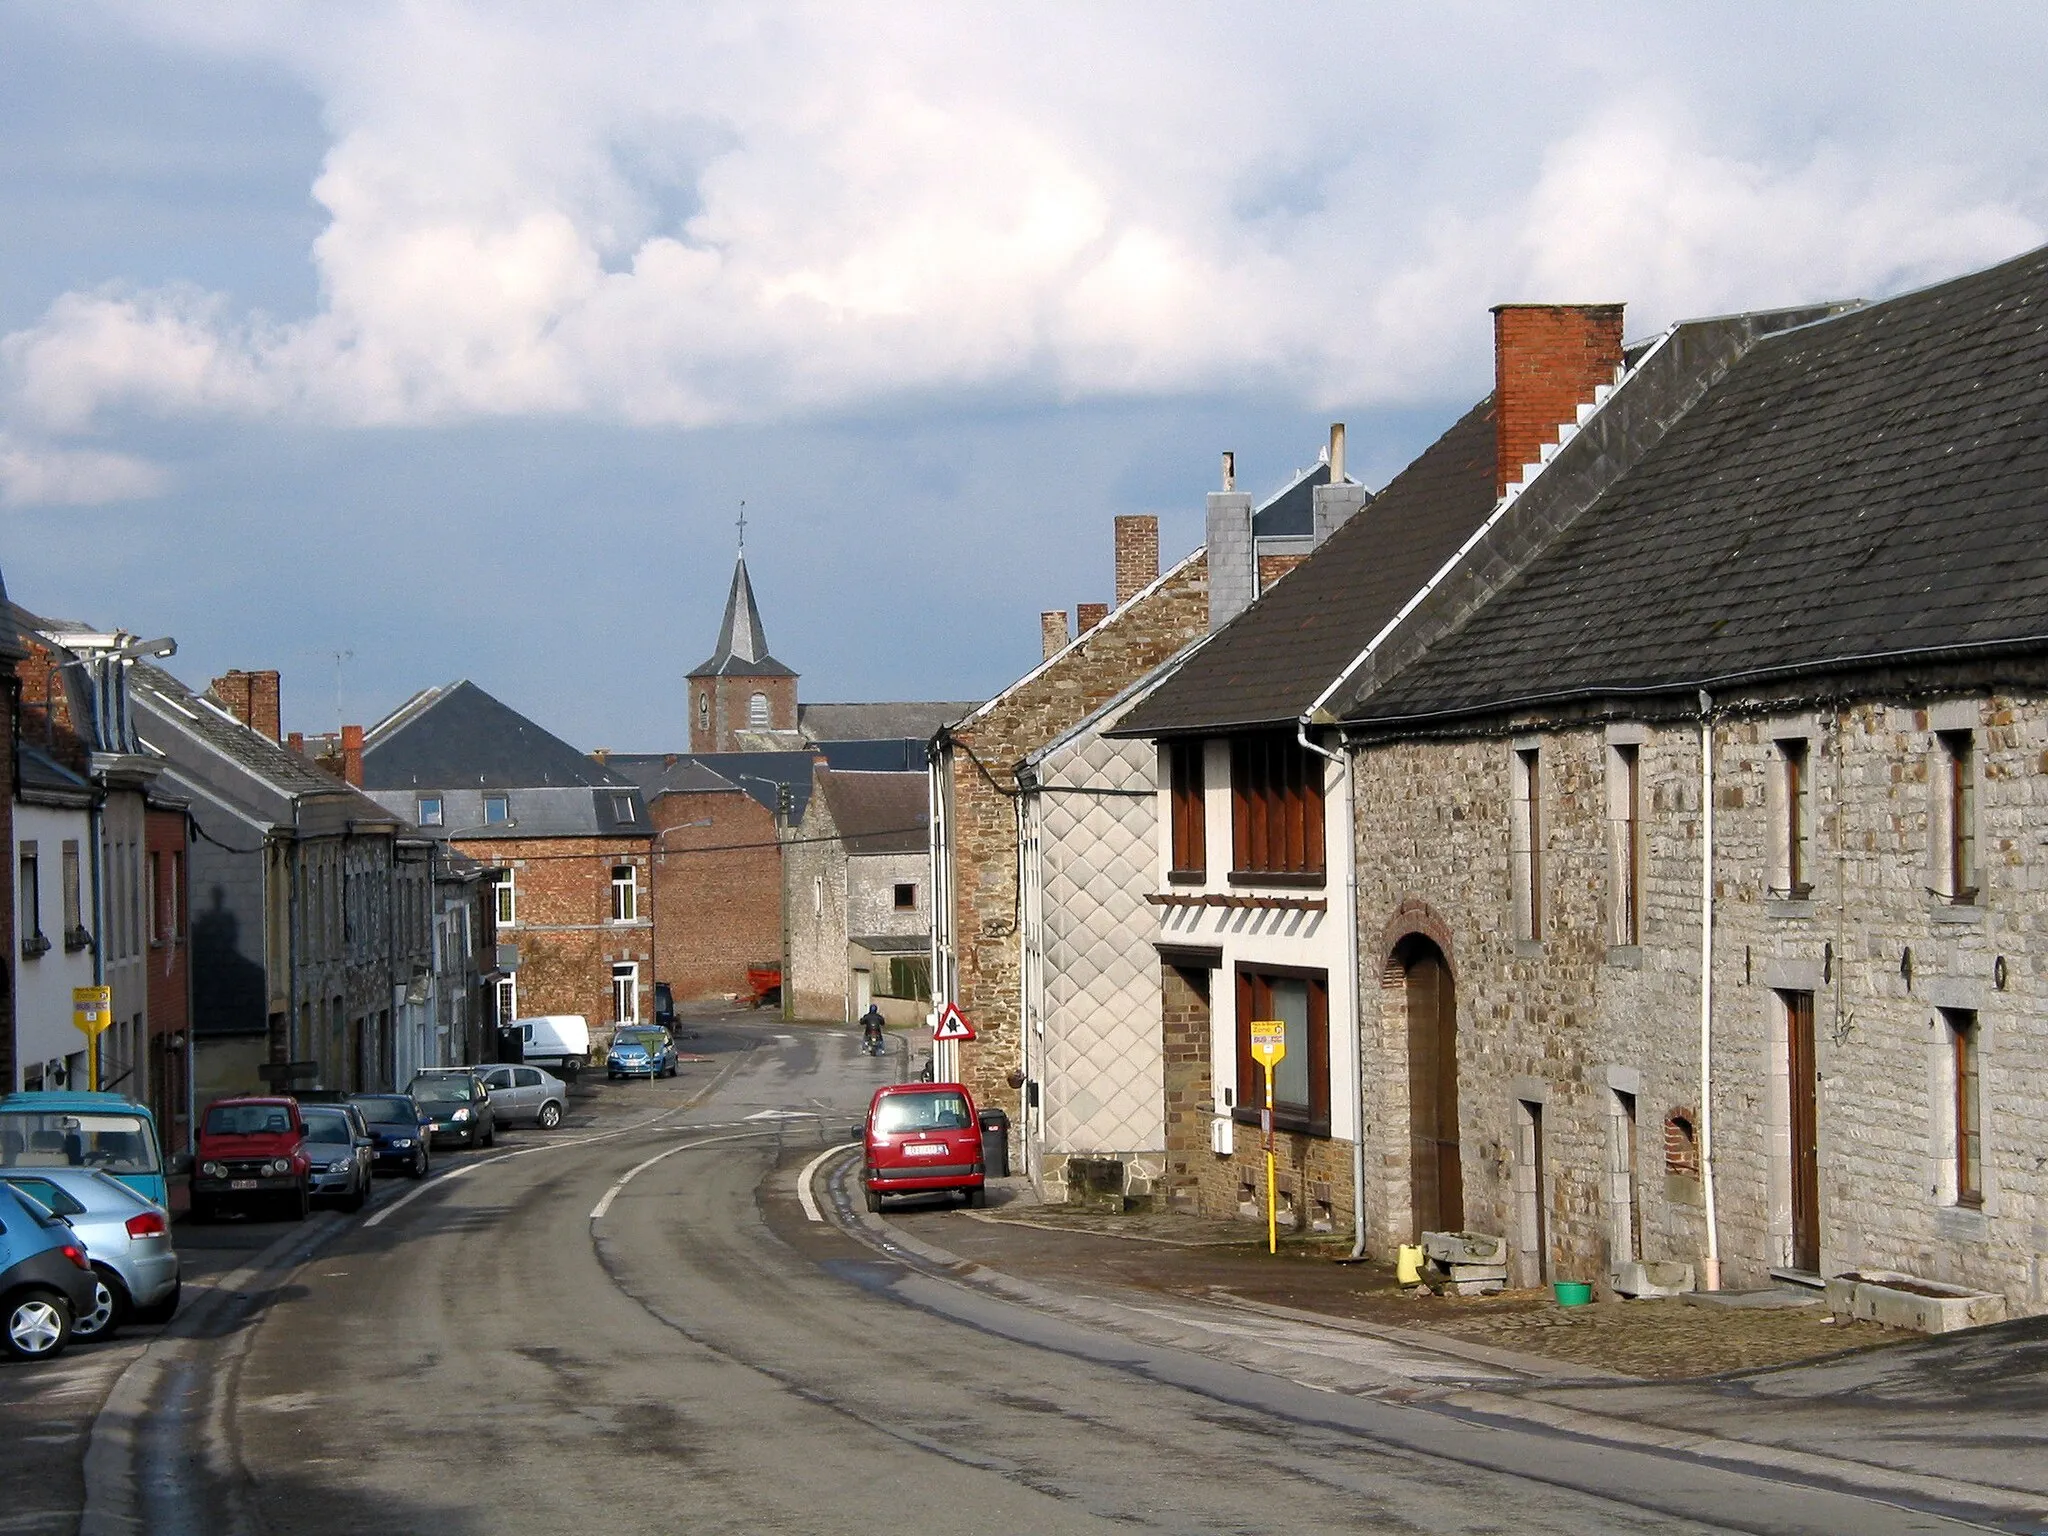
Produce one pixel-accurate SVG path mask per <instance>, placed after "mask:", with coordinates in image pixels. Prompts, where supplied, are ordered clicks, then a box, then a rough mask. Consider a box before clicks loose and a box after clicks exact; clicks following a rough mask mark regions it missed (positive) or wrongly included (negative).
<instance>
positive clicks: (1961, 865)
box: [1934, 731, 1977, 907]
mask: <svg viewBox="0 0 2048 1536" xmlns="http://www.w3.org/2000/svg"><path fill="white" fill-rule="evenodd" d="M1934 740H1935V746H1936V749H1937V751H1938V753H1939V773H1940V780H1939V782H1938V783H1937V785H1936V791H1937V794H1938V796H1939V799H1938V800H1937V802H1936V805H1935V820H1936V831H1937V835H1938V839H1939V840H1938V842H1937V844H1936V851H1935V856H1936V859H1937V866H1936V868H1937V878H1938V880H1939V881H1940V886H1939V892H1938V894H1940V895H1942V896H1944V897H1946V898H1947V899H1948V901H1949V903H1950V904H1951V905H1952V906H1958V907H1967V906H1972V905H1974V904H1975V903H1976V900H1977V772H1976V759H1975V753H1974V752H1973V751H1972V750H1971V749H1972V739H1971V735H1970V733H1969V732H1968V731H1942V732H1941V733H1939V734H1938V735H1937V736H1936V737H1935V738H1934Z"/></svg>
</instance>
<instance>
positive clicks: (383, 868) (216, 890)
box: [128, 660, 411, 1102]
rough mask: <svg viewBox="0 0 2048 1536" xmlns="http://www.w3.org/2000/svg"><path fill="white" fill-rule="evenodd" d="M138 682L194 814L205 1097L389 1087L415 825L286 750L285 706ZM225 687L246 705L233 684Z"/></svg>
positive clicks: (149, 735)
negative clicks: (405, 842)
mask: <svg viewBox="0 0 2048 1536" xmlns="http://www.w3.org/2000/svg"><path fill="white" fill-rule="evenodd" d="M247 675H248V674H241V676H247ZM265 675H267V676H274V674H265ZM128 687H129V698H130V707H131V709H132V712H133V719H134V728H135V734H136V739H137V741H138V744H139V745H140V747H141V749H142V751H143V752H144V753H145V754H146V755H147V757H148V758H149V760H150V761H151V762H152V763H153V764H154V765H155V767H156V769H157V771H158V773H159V778H158V781H157V782H158V786H159V788H160V790H161V791H163V792H164V793H166V794H171V795H175V796H177V797H178V798H179V799H180V800H182V801H183V802H184V803H185V805H186V807H187V814H188V816H189V823H188V825H189V829H190V836H189V838H188V843H187V855H186V860H185V863H186V874H185V880H186V883H187V885H188V888H189V898H190V899H189V903H188V911H189V913H190V916H189V919H188V920H187V921H188V922H189V943H190V952H189V961H188V963H189V965H190V967H191V995H192V1013H191V1030H190V1035H189V1038H190V1041H191V1044H192V1052H193V1055H192V1066H191V1074H192V1093H193V1095H194V1096H195V1098H196V1099H197V1100H199V1101H201V1102H203V1101H205V1100H207V1099H210V1098H214V1097H217V1096H219V1095H221V1094H224V1093H235V1092H246V1091H249V1090H251V1089H254V1088H257V1087H259V1086H260V1085H261V1084H262V1083H264V1082H270V1083H273V1084H276V1085H279V1086H290V1087H301V1088H322V1089H329V1090H344V1091H357V1090H374V1089H383V1088H388V1087H389V1086H390V1085H391V1084H392V1080H393V1073H394V1071H395V1069H396V1047H395V1043H394V1028H395V1023H394V1018H395V1012H396V1008H397V1006H398V996H397V994H398V993H400V992H402V990H403V988H404V986H405V985H406V984H407V982H408V981H409V979H410V966H409V963H408V962H407V961H406V959H405V958H404V957H405V956H406V954H407V953H408V952H409V947H410V945H411V939H410V937H406V938H401V937H400V936H399V935H398V934H397V933H396V932H395V928H396V925H397V923H398V922H399V921H400V920H401V919H402V918H403V917H404V916H405V914H404V913H403V912H402V911H401V910H400V906H399V903H398V899H397V891H398V878H397V870H396V866H397V859H398V851H397V844H398V838H399V834H400V831H401V828H402V826H403V823H402V822H401V821H400V819H399V818H398V817H396V816H393V815H391V814H390V813H388V812H387V811H386V810H385V809H384V808H383V807H382V806H380V805H378V804H377V803H376V802H375V801H373V800H371V799H369V798H368V797H367V796H365V795H364V794H362V792H361V791H360V790H358V789H355V788H353V787H351V786H349V785H347V784H343V783H340V782H338V781H336V780H335V779H334V778H333V777H332V776H330V775H328V774H326V773H323V772H321V771H320V770H319V769H318V768H316V767H314V766H313V765H312V764H311V763H309V762H307V761H306V760H305V759H304V758H303V757H301V756H300V755H299V754H297V753H295V752H293V751H291V750H290V749H288V748H287V747H285V746H284V745H282V744H281V743H280V742H279V741H278V740H277V739H276V735H275V732H276V729H277V719H276V716H275V713H274V710H259V711H258V712H256V713H255V715H254V717H253V719H251V720H244V719H242V718H239V717H238V716H237V715H236V714H234V713H233V712H232V711H231V710H230V709H229V707H228V706H227V705H226V704H225V703H223V702H222V700H221V698H220V697H218V696H217V695H216V694H214V693H212V692H208V693H197V692H194V691H193V690H192V689H190V688H188V687H187V686H186V685H185V684H184V683H182V682H180V681H179V680H178V679H177V678H175V677H173V676H172V675H171V674H170V673H169V672H166V671H165V670H164V669H162V668H161V667H158V666H155V665H153V664H151V663H149V662H146V661H140V660H138V661H135V662H134V663H132V667H131V671H130V674H129V683H128ZM221 692H222V693H225V694H226V695H227V696H228V698H230V699H233V700H235V701H236V702H237V703H240V704H241V705H242V706H243V707H244V708H247V707H248V700H247V698H246V697H245V696H244V694H243V692H242V690H241V689H240V688H239V686H238V685H237V683H236V681H235V675H233V674H231V675H230V677H229V678H228V679H226V680H224V686H223V687H222V689H221ZM270 697H271V698H272V699H274V698H275V690H274V688H273V690H272V692H271V695H270ZM159 851H160V852H171V853H175V851H176V850H175V848H169V849H164V848H160V849H159Z"/></svg>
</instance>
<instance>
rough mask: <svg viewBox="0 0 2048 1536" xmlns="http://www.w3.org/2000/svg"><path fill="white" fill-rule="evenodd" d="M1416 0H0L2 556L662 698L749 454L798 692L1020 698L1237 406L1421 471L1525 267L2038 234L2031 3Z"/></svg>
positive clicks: (18, 565) (561, 685) (259, 650)
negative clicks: (1072, 610)
mask: <svg viewBox="0 0 2048 1536" xmlns="http://www.w3.org/2000/svg"><path fill="white" fill-rule="evenodd" d="M1417 9H1418V8H1414V7H1391V6H1389V7H1377V6H1365V5H1357V6H1326V7H1319V8H1301V9H1300V10H1298V11H1289V12H1285V13H1279V12H1275V11H1274V10H1273V8H1271V7H1252V6H1244V7H1234V6H1227V5H1208V6H1186V5H1156V6H1155V5H1130V6H1120V7H1101V6H1074V7H1064V6H1060V5H1043V4H1041V5H1034V6H1029V7H1024V6H1015V7H1009V6H984V7H974V8H966V7H957V6H938V5H932V6H921V5H914V4H905V5H893V6H888V7H875V8H869V7H862V6H858V5H845V4H841V5H830V6H827V5H816V6H773V5H766V4H746V5H732V6H724V5H701V6H687V7H686V6H676V5H645V6H641V5H625V4H620V5H613V6H600V7H583V8H575V9H574V10H573V11H572V10H571V9H569V8H561V7H549V6H540V5H519V4H502V5H497V6H493V7H490V8H489V9H484V8H481V7H477V6H470V5H463V4H458V3H454V0H440V3H434V0H410V3H404V4H398V3H393V4H378V3H371V0H364V3H359V4H352V5H347V6H340V5H300V4H292V3H288V0H266V3H264V4H261V5H256V4H232V5H231V4H210V3H206V0H191V3H187V4H182V5H178V6H148V5H123V4H104V5H103V4H92V3H79V4H74V5H68V6H65V7H61V8H57V7H49V6H42V5H31V4H12V3H4V0H0V228H4V229H5V230H6V231H7V239H6V242H5V246H4V259H0V526H4V527H5V530H6V539H5V546H4V551H0V567H4V570H5V574H6V579H7V584H8V588H9V591H10V593H11V595H13V596H14V597H15V598H16V599H17V600H18V601H21V602H23V603H25V604H27V605H28V606H30V607H31V608H34V609H37V610H39V611H42V612H46V613H51V614H56V615H63V616H67V617H78V618H85V619H90V620H93V621H95V622H98V623H101V624H107V625H114V624H119V625H122V626H124V627H126V628H129V629H132V630H135V631H139V632H142V633H146V634H151V635H155V634H163V633H170V634H174V635H176V636H177V637H178V639H179V641H180V645H181V651H180V656H179V658H178V660H177V661H176V662H175V663H174V665H175V666H176V667H177V668H178V669H179V670H180V671H181V672H182V673H183V675H185V676H187V677H188V678H190V679H192V680H194V681H198V682H203V681H204V680H205V679H206V678H207V677H208V676H210V675H212V674H213V673H214V672H217V671H219V670H222V669H224V668H226V667H229V666H244V667H253V666H265V665H269V666H277V667H280V668H282V669H283V670H284V672H285V674H286V676H285V713H286V717H287V723H288V724H290V725H293V726H296V727H300V728H304V729H325V728H329V727H331V726H332V725H333V724H334V723H335V720H336V715H337V683H338V685H339V712H340V713H341V714H342V715H345V716H346V717H347V718H349V719H352V720H370V719H374V718H376V717H377V716H379V715H380V714H382V713H383V712H384V711H385V710H387V709H388V708H390V707H391V706H393V705H394V704H396V703H397V702H399V701H400V700H401V699H403V698H404V697H405V696H406V695H407V694H408V693H410V692H411V691H412V690H413V689H415V688H417V687H419V686H422V685H424V684H428V683H433V682H442V681H448V680H450V679H453V678H456V677H462V676H467V677H471V678H473V679H475V680H476V681H477V682H478V683H479V684H481V685H482V686H484V687H486V688H488V689H490V690H491V691H493V692H495V693H498V694H499V695H500V696H502V697H504V698H505V699H506V700H507V701H508V702H510V703H512V704H514V705H515V706H516V707H518V708H520V709H522V710H524V711H526V712H527V713H529V714H531V715H533V716H534V717H535V718H537V719H539V720H540V721H542V722H543V723H544V724H546V725H548V726H550V727H551V728H553V729H555V730H557V731H559V732H561V733H562V734H564V735H566V736H568V737H569V738H570V739H571V740H573V741H575V742H577V743H578V744H579V745H583V746H586V747H594V746H608V747H611V748H614V749H618V750H628V749H655V748H660V747H664V746H674V745H676V744H678V743H679V742H680V741H681V740H683V738H684V736H685V735H686V731H685V728H684V724H683V716H682V707H681V700H682V687H681V677H682V674H683V672H684V671H686V670H687V668H688V667H689V666H690V665H691V664H693V663H694V662H696V661H697V660H699V659H701V657H702V655H703V654H704V653H705V652H706V651H707V650H708V649H709V647H710V643H711V638H712V631H713V629H714V627H715V623H716V618H717V612H718V607H719V604H720V602H721V601H722V598H723V594H724V588H725V583H726V581H727V579H728V576H729V574H730V569H731V557H732V542H733V528H732V521H733V517H734V515H735V512H736V509H737V506H738V503H739V501H740V500H741V499H742V498H744V499H745V500H746V502H747V503H748V508H749V533H748V546H749V563H750V565H751V567H752V569H753V573H754V579H755V584H756V588H757V591H758V593H759V595H760V598H761V602H762V606H763V609H764V611H765V614H766V618H767V623H768V627H769V638H770V641H771V643H772V645H773V647H774V649H775V650H776V652H777V654H778V655H779V656H780V657H781V658H782V659H783V660H785V661H787V662H788V663H789V664H791V665H792V666H794V667H796V668H797V669H798V670H799V671H800V672H801V673H802V674H803V676H804V683H803V690H804V694H805V696H806V697H808V698H813V699H858V698H905V697H918V698H978V697H982V696H985V695H986V694H988V693H990V692H992V691H994V690H995V689H997V688H999V687H1001V686H1002V685H1003V684H1004V683H1005V682H1007V681H1008V680H1009V679H1011V678H1012V677H1014V676H1016V675H1017V674H1018V673H1019V672H1021V671H1022V670H1024V669H1025V668H1027V667H1028V666H1029V665H1030V664H1031V663H1032V661H1033V660H1034V659H1035V656H1036V652H1037V634H1038V629H1037V617H1036V616H1037V613H1038V611H1039V610H1040V609H1041V608H1046V607H1056V606H1061V605H1066V606H1071V605H1072V604H1074V603H1075V602H1078V601H1088V600H1102V599H1106V598H1107V597H1108V595H1109V587H1110V561H1109V554H1110V550H1109V543H1110V540H1109V528H1110V519H1111V517H1112V516H1113V515H1115V514H1116V513H1119V512H1128V511H1152V512H1159V513H1161V514H1162V515H1163V516H1164V518H1165V537H1164V543H1165V546H1166V553H1167V554H1168V556H1169V558H1170V557H1172V556H1175V555H1178V554H1180V553H1182V552H1184V551H1185V550H1186V549H1188V548H1190V547H1192V545H1193V544H1194V543H1195V542H1196V541H1197V539H1198V538H1199V522H1200V515H1199V509H1200V506H1201V498H1202V494H1203V492H1204V491H1206V490H1208V489H1210V488H1211V486H1212V485H1213V483H1214V476H1215V469H1216V461H1217V454H1218V452H1219V451H1220V450H1222V449H1226V448H1228V449H1232V450H1235V452H1236V453H1237V456H1238V464H1239V467H1240V478H1241V480H1242V481H1243V482H1245V483H1248V484H1250V485H1252V486H1253V487H1265V486H1273V485H1277V484H1279V483H1280V482H1281V481H1282V480H1284V479H1285V478H1286V477H1287V475H1288V474H1289V473H1290V472H1291V471H1292V470H1294V469H1295V468H1297V467H1299V466H1303V465H1305V464H1307V463H1309V462H1311V461H1312V460H1313V458H1314V455H1315V453H1316V450H1317V447H1318V445H1319V444H1320V442H1321V441H1322V438H1323V435H1324V433H1325V431H1326V428H1327V423H1328V422H1329V421H1331V420H1339V419H1341V420H1344V421H1346V422H1347V423H1348V425H1349V428H1350V437H1351V443H1352V450H1351V458H1352V465H1353V468H1354V470H1355V471H1357V472H1359V473H1360V474H1361V475H1362V477H1363V478H1364V479H1366V481H1367V482H1368V484H1371V485H1374V486H1377V485H1379V484H1381V483H1383V482H1384V481H1385V479H1386V478H1387V477H1388V476H1389V475H1391V474H1392V473H1393V472H1394V471H1395V470H1396V469H1397V468H1398V467H1399V466H1400V464H1401V463H1403V462H1404V461H1405V460H1406V459H1407V457H1409V456H1410V455H1411V454H1412V453H1414V452H1415V451H1416V450H1417V449H1419V448H1420V447H1421V446H1422V445H1424V444H1425V443H1426V442H1427V441H1428V440H1429V439H1430V438H1431V437H1432V436H1434V435H1435V433H1436V432H1437V431H1439V430H1441V428H1442V427H1443V426H1445V425H1447V424H1448V423H1449V421H1450V420H1451V419H1452V418H1453V417H1454V416H1455V414H1456V413H1457V412H1458V411H1459V410H1460V409H1461V408H1462V407H1463V406H1464V405H1465V404H1466V403H1469V401H1470V400H1471V399H1474V398H1476V397H1477V396H1478V395H1480V394H1482V393H1483V392H1484V391H1485V389H1486V388H1487V385H1488V382H1489V377H1490V362H1489V356H1488V345H1489V337H1490V323H1489V319H1488V316H1487V312H1486V311H1487V306H1488V305H1489V304H1493V303H1497V302H1502V301H1507V300H1549V299H1570V300H1585V299H1591V300H1621V301H1625V302H1627V303H1628V304H1629V306H1630V310H1629V315H1630V323H1629V330H1630V333H1631V334H1632V335H1637V336H1640V335H1647V334H1650V333H1652V332H1654V331H1655V330H1656V329H1657V328H1659V327H1661V326H1663V325H1664V324H1667V323H1669V322H1670V321H1671V320H1673V319H1676V318H1679V317H1681V316H1684V315H1689V314H1700V313H1711V312H1717V311H1723V310H1728V309H1736V308H1745V307H1755V306H1760V305H1768V304H1776V303H1784V302H1792V301H1801V300H1808V299H1813V298H1821V297H1839V296H1844V295H1852V294H1853V295H1865V296H1874V295H1877V294H1882V293H1885V292H1891V291H1896V290H1897V289H1899V288H1901V287H1906V286H1911V285H1913V284H1916V283H1920V282H1925V281H1929V280H1932V279H1935V278H1938V277H1942V276H1946V275H1948V274H1951V273H1953V272H1957V271H1962V270H1966V269H1968V268H1970V267H1972V266H1977V265H1982V264H1985V263H1987V262H1990V261H1993V260H1996V259H1998V258H2000V257H2003V256H2006V255H2010V254H2012V253H2014V252H2016V251H2019V250H2022V249H2026V248H2028V247H2029V246H2032V245H2036V244H2039V243H2041V242H2042V241H2043V240H2044V239H2048V234H2044V229H2048V148H2044V146H2048V132H2044V131H2043V130H2044V128H2048V122H2044V121H2043V119H2044V118H2048V100H2044V97H2048V93H2043V92H2042V91H2041V90H2040V88H2039V82H2040V80H2041V79H2043V78H2048V47H2044V40H2048V26H2044V23H2043V22H2042V21H2040V20H2039V19H2037V17H2036V14H2035V10H2034V8H2032V7H2023V6H2019V5H2009V6H2001V5H1986V6H1976V7H1971V8H1969V9H1968V10H1967V11H1957V12H1955V13H1953V14H1952V15H1950V16H1949V17H1948V18H1947V20H1946V21H1944V20H1942V19H1941V18H1939V17H1936V16H1932V15H1930V13H1929V12H1927V11H1926V10H1925V8H1913V9H1907V8H1904V7H1888V6H1882V5H1869V4H1866V5H1859V6H1856V7H1854V8H1850V7H1846V6H1844V7H1837V8H1829V7H1805V8H1801V10H1800V12H1799V13H1798V15H1797V16H1796V17H1794V18H1792V19H1789V20H1788V19H1787V18H1786V17H1785V15H1784V14H1783V8H1782V7H1776V6H1772V7H1765V6H1761V5H1758V6H1748V5H1736V4H1729V5H1720V6H1715V7H1710V8H1694V9H1691V10H1688V11H1687V12H1686V13H1685V14H1683V15H1673V16H1666V15H1664V14H1662V12H1660V11H1659V10H1658V9H1656V8H1647V7H1640V6H1601V5H1585V6H1581V7H1576V8H1574V9H1573V11H1572V12H1571V13H1570V17H1571V19H1570V20H1568V21H1566V20H1560V19H1558V13H1556V12H1555V10H1554V9H1553V8H1541V9H1538V8H1516V7H1505V6H1484V5H1451V6H1444V7H1437V8H1431V9H1430V13H1429V15H1428V17H1427V18H1426V19H1418V18H1417V16H1416V15H1415V14H1413V13H1415V12H1416V11H1417ZM1765 35H1768V36H1769V38H1770V46H1768V47H1762V46H1759V44H1758V39H1759V38H1760V37H1762V36H1765ZM338 653H351V654H348V655H347V656H346V658H345V659H344V660H342V661H340V662H339V663H337V661H336V659H335V658H336V655H337V654H338Z"/></svg>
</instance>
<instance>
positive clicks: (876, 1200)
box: [867, 1189, 882, 1216]
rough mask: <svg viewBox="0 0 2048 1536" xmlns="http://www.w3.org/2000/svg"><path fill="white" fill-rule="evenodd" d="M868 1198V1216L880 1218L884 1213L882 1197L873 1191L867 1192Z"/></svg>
mask: <svg viewBox="0 0 2048 1536" xmlns="http://www.w3.org/2000/svg"><path fill="white" fill-rule="evenodd" d="M867 1197H868V1214H869V1215H870V1216H879V1215H880V1214H881V1213H882V1197H881V1196H880V1195H878V1194H876V1193H875V1192H874V1191H873V1190H872V1189H871V1190H868V1191H867Z"/></svg>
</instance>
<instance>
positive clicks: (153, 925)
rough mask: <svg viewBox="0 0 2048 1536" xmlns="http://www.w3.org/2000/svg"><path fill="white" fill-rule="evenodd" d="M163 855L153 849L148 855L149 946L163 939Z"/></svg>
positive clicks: (161, 941) (153, 945)
mask: <svg viewBox="0 0 2048 1536" xmlns="http://www.w3.org/2000/svg"><path fill="white" fill-rule="evenodd" d="M163 865H164V856H163V855H162V854H160V853H158V852H156V851H155V850H154V849H152V850H151V851H150V855H149V907H148V910H149V946H150V948H151V949H155V948H156V947H157V946H158V945H160V944H162V943H163V941H164V868H163Z"/></svg>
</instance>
